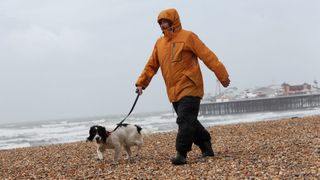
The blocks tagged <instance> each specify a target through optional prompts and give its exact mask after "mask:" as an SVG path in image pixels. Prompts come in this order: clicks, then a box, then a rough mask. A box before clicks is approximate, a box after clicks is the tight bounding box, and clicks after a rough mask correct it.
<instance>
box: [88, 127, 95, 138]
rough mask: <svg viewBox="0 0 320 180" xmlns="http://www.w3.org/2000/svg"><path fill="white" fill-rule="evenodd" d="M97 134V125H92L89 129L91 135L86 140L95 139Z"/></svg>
mask: <svg viewBox="0 0 320 180" xmlns="http://www.w3.org/2000/svg"><path fill="white" fill-rule="evenodd" d="M95 134H96V128H95V126H92V127H91V128H90V130H89V137H87V140H86V141H93V138H94V136H95Z"/></svg>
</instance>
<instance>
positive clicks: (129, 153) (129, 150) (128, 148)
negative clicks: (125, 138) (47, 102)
mask: <svg viewBox="0 0 320 180" xmlns="http://www.w3.org/2000/svg"><path fill="white" fill-rule="evenodd" d="M124 148H125V149H126V152H127V159H128V160H130V158H131V154H132V153H131V149H130V146H124Z"/></svg>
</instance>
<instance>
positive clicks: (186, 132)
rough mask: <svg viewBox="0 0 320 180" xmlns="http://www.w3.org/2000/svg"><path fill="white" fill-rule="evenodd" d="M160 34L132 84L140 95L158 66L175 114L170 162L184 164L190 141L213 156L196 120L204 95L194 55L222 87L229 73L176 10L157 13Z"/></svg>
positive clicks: (227, 79)
mask: <svg viewBox="0 0 320 180" xmlns="http://www.w3.org/2000/svg"><path fill="white" fill-rule="evenodd" d="M157 21H158V23H159V25H160V28H161V30H162V33H163V36H162V37H160V38H159V39H158V40H157V41H156V43H155V46H154V48H153V52H152V54H151V56H150V58H149V60H148V61H147V63H146V65H145V67H144V69H143V71H142V73H141V74H140V76H139V78H138V80H137V81H136V83H135V86H136V92H137V93H139V94H140V95H141V94H142V93H143V90H145V89H146V88H147V87H148V85H149V83H150V81H151V79H152V77H153V76H154V75H155V74H156V73H157V71H158V69H159V68H160V69H161V72H162V76H163V78H164V82H165V85H166V90H167V95H168V98H169V101H170V102H171V103H172V104H173V107H174V110H175V112H176V114H177V120H176V123H177V124H178V133H177V136H176V152H177V153H176V156H175V158H173V159H171V163H172V164H174V165H182V164H186V163H187V160H186V159H187V153H188V152H189V151H191V148H192V144H193V143H194V144H196V145H197V146H199V148H200V150H201V153H202V157H207V156H214V152H213V149H212V144H211V136H210V134H209V132H208V131H207V130H206V129H205V128H204V127H203V126H202V124H201V123H200V122H199V120H198V118H197V117H198V113H199V108H200V101H201V98H202V97H203V94H204V89H203V79H202V74H201V70H200V66H199V62H198V58H199V59H201V60H202V61H203V63H204V64H205V65H206V66H207V67H208V68H209V69H210V70H211V71H213V72H214V73H215V75H216V77H217V78H218V80H219V81H220V82H221V84H222V85H223V86H224V87H228V86H229V84H230V79H229V74H228V72H227V70H226V68H225V66H224V65H223V64H222V63H221V62H220V61H219V59H218V58H217V56H216V55H215V54H214V53H213V52H212V51H211V50H210V49H209V48H208V47H207V46H206V45H205V44H204V43H203V42H202V41H201V40H200V39H199V38H198V36H197V35H196V34H195V33H193V32H191V31H187V30H184V29H182V26H181V22H180V17H179V14H178V12H177V10H176V9H166V10H163V11H161V12H160V14H159V16H158V19H157Z"/></svg>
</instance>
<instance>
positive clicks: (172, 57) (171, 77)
mask: <svg viewBox="0 0 320 180" xmlns="http://www.w3.org/2000/svg"><path fill="white" fill-rule="evenodd" d="M175 47H176V43H172V48H171V50H172V51H171V53H172V56H171V63H170V71H171V75H170V81H171V87H172V88H173V97H174V98H175V97H176V92H175V91H176V89H175V86H174V85H173V70H172V68H173V67H172V66H173V62H174V49H175Z"/></svg>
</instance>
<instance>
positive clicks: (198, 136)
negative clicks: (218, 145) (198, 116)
mask: <svg viewBox="0 0 320 180" xmlns="http://www.w3.org/2000/svg"><path fill="white" fill-rule="evenodd" d="M194 126H195V127H196V131H195V134H194V143H195V144H196V145H197V146H199V148H200V149H201V153H202V157H206V156H214V152H213V150H212V145H211V136H210V133H209V132H208V131H207V130H206V129H205V128H204V127H203V126H202V124H201V123H200V122H199V120H196V122H195V125H194Z"/></svg>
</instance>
